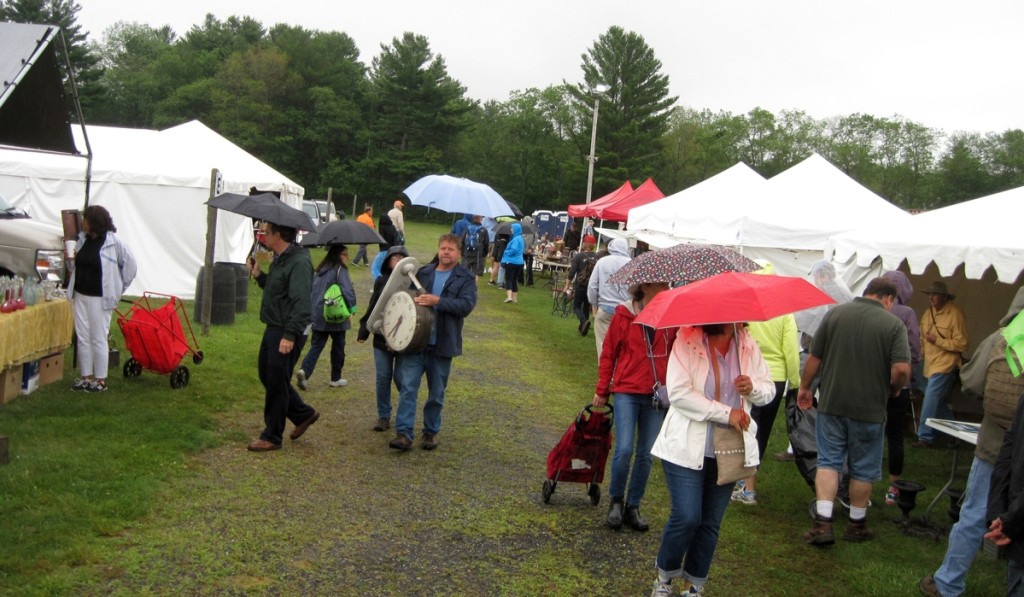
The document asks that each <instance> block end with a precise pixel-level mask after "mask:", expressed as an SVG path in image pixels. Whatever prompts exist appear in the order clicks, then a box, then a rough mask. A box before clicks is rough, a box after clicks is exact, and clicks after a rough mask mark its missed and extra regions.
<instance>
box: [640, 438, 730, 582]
mask: <svg viewBox="0 0 1024 597" xmlns="http://www.w3.org/2000/svg"><path fill="white" fill-rule="evenodd" d="M661 466H662V468H663V469H664V470H665V484H666V485H668V495H669V498H670V499H671V500H672V513H671V514H670V515H669V517H668V521H667V522H666V523H665V530H664V531H663V532H662V533H661V547H660V548H658V559H657V564H658V576H659V577H665V578H677V577H682V578H683V579H684V580H688V581H690V582H691V583H693V584H695V585H703V584H704V583H706V582H707V580H708V570H710V569H711V558H712V556H714V555H715V547H717V545H718V529H719V527H720V526H721V525H722V516H723V515H724V514H725V507H726V506H728V505H729V498H730V497H731V496H732V483H726V484H725V485H718V484H717V479H718V463H717V462H716V461H715V459H714V458H705V459H704V468H703V470H694V469H689V468H685V467H682V466H679V465H675V464H672V463H671V462H668V461H665V460H662V461H661ZM684 556H685V558H686V562H685V563H684V562H683V557H684Z"/></svg>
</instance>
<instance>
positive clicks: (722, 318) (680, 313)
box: [634, 272, 835, 328]
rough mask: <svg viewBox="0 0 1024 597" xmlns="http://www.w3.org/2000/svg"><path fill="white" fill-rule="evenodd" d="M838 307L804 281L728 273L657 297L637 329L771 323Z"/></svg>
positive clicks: (648, 307) (642, 317) (800, 279)
mask: <svg viewBox="0 0 1024 597" xmlns="http://www.w3.org/2000/svg"><path fill="white" fill-rule="evenodd" d="M834 302H835V301H834V300H832V297H830V296H829V295H827V294H825V293H824V292H822V291H821V290H819V289H818V288H817V287H816V286H814V285H813V284H811V283H810V282H808V281H807V280H804V279H803V278H791V277H788V276H766V275H760V274H748V273H741V272H726V273H724V274H718V275H717V276H712V277H710V278H705V279H703V280H698V281H697V282H693V283H692V284H687V285H686V286H680V287H679V288H673V289H671V290H666V291H664V292H659V293H658V296H656V297H654V300H652V301H651V302H650V303H648V304H647V306H646V307H644V310H643V311H641V312H640V315H638V316H637V318H636V320H635V321H634V323H642V324H644V325H647V326H650V327H654V328H674V327H679V326H691V325H705V324H711V323H738V322H741V321H767V320H769V319H773V318H775V317H778V316H780V315H785V314H787V313H793V312H795V311H801V310H803V309H809V308H811V307H817V306H819V305H830V304H832V303H834Z"/></svg>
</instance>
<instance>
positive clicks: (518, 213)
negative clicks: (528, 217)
mask: <svg viewBox="0 0 1024 597" xmlns="http://www.w3.org/2000/svg"><path fill="white" fill-rule="evenodd" d="M502 199H505V198H504V197H502ZM505 203H508V208H509V209H511V210H512V215H514V216H515V217H516V219H517V220H522V219H523V210H521V209H519V206H518V205H516V204H515V203H512V202H511V201H509V200H508V199H505Z"/></svg>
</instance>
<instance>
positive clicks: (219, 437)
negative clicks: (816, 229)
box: [0, 222, 1005, 596]
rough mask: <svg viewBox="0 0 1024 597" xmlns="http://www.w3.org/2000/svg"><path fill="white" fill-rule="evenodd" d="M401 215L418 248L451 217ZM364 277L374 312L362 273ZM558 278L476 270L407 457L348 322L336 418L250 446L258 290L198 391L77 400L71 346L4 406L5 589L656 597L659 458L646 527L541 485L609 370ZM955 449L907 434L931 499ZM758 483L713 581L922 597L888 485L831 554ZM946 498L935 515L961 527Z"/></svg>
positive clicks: (256, 403)
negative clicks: (521, 284) (859, 530)
mask: <svg viewBox="0 0 1024 597" xmlns="http://www.w3.org/2000/svg"><path fill="white" fill-rule="evenodd" d="M408 229H409V230H408V237H409V241H410V246H411V250H412V252H413V254H414V255H416V256H417V257H419V258H420V259H421V261H423V262H426V261H427V260H429V259H430V257H431V256H432V255H433V252H434V248H435V247H436V241H437V237H438V236H439V234H440V233H441V232H443V231H444V230H445V229H446V226H444V227H443V226H437V225H428V224H422V223H416V222H412V223H409V224H408ZM374 253H375V251H373V250H371V256H372V254H374ZM318 258H319V254H316V255H314V260H315V261H316V260H318ZM353 278H354V279H355V281H356V284H357V293H358V296H359V299H360V302H361V306H362V307H364V308H365V304H366V302H367V300H368V298H369V295H370V276H369V273H368V268H360V267H354V268H353ZM545 283H546V278H538V280H537V285H536V287H534V288H525V289H523V290H522V291H521V293H520V302H519V303H518V304H517V305H505V304H502V302H501V301H502V299H503V298H504V292H502V291H500V290H498V289H495V288H493V287H490V286H488V285H486V283H483V282H482V283H481V285H480V287H479V290H480V300H479V303H478V306H477V309H476V310H475V311H474V312H473V314H472V315H471V316H470V318H469V319H468V320H467V321H466V326H465V355H464V356H462V357H459V358H458V359H456V360H455V363H454V366H453V371H452V376H451V379H450V383H449V390H448V396H447V403H446V407H445V415H444V428H443V431H442V433H441V435H439V436H438V439H439V441H440V447H439V448H438V450H436V451H434V452H424V451H422V450H420V449H418V448H417V449H414V450H412V451H410V452H408V453H404V454H398V453H395V452H394V451H392V450H389V449H388V448H387V441H388V440H389V439H390V438H391V437H392V434H390V433H386V434H381V433H374V432H373V431H371V430H370V427H371V426H372V424H373V422H374V420H375V417H376V411H375V407H374V390H373V362H372V354H371V349H370V346H369V344H362V345H360V344H357V343H355V334H354V333H351V332H350V333H349V335H348V348H347V360H346V366H345V377H346V378H347V379H348V380H349V382H350V384H349V386H348V387H346V388H328V387H327V386H326V383H325V374H324V373H325V370H326V367H327V362H328V360H327V356H326V355H324V356H323V357H322V358H321V361H320V363H319V365H318V368H317V370H316V372H315V374H314V375H313V377H312V380H311V387H310V391H309V392H307V393H306V394H305V396H306V398H307V400H308V401H309V402H310V403H311V404H312V405H314V406H315V407H316V408H317V409H319V410H320V411H321V412H322V413H323V418H322V419H321V421H320V422H319V423H317V425H316V426H314V427H313V428H312V429H311V430H310V431H309V433H308V434H307V435H306V436H304V437H303V438H302V439H301V440H300V441H298V442H290V441H287V440H286V444H285V446H284V449H282V450H281V451H279V452H274V453H270V454H252V453H249V452H246V450H245V444H246V443H247V442H248V441H249V440H250V439H252V438H255V437H256V436H257V435H258V433H259V431H260V429H261V428H262V406H263V399H262V387H261V386H260V384H259V381H258V380H257V378H256V367H255V359H256V350H257V347H258V342H259V338H260V334H261V333H262V326H261V325H260V323H259V321H258V316H257V310H258V303H259V290H258V289H257V288H256V287H255V286H254V285H253V286H251V287H250V291H251V295H250V300H249V311H248V313H246V314H241V315H239V317H238V318H237V320H236V323H235V324H234V325H232V326H215V327H212V328H211V332H210V335H209V336H206V337H200V338H199V342H200V344H201V347H202V349H203V351H204V353H205V354H206V360H205V362H204V363H203V364H201V365H199V366H194V365H192V364H191V363H190V362H188V360H187V359H186V363H185V364H186V365H188V366H189V368H190V370H191V372H192V377H191V383H190V384H189V386H188V387H186V388H184V389H181V390H177V391H172V390H171V389H170V386H169V384H168V380H167V378H166V377H163V376H159V375H155V374H153V373H150V372H143V374H142V375H141V376H140V377H139V378H136V379H133V380H125V379H124V378H123V377H121V376H120V374H119V372H118V371H113V372H112V373H111V378H110V380H111V381H110V391H108V392H106V393H105V394H101V395H91V394H87V395H82V394H79V393H73V392H71V391H70V390H69V389H68V386H69V385H70V379H71V378H72V377H73V376H74V372H73V370H71V368H70V352H69V354H68V357H67V362H68V369H67V370H66V372H65V379H64V380H63V381H62V382H59V383H56V384H52V385H49V386H46V387H43V388H40V389H39V390H38V391H36V392H35V393H33V394H32V395H30V396H27V397H21V398H19V399H17V400H15V401H14V402H12V403H10V404H8V405H6V406H3V407H0V433H2V434H5V435H7V436H9V438H10V451H11V457H12V460H11V463H10V464H9V465H7V466H2V467H0V521H2V522H0V550H2V551H0V553H2V556H0V593H2V594H4V595H100V594H103V595H106V594H115V595H181V594H191V595H220V594H253V595H260V594H271V595H273V594H284V593H288V594H302V595H314V594H323V595H392V594H393V595H407V594H411V595H566V596H568V595H644V594H646V593H647V592H648V591H649V590H650V583H651V581H652V580H653V575H654V558H655V555H656V553H657V549H658V543H659V538H660V528H661V525H662V524H663V523H664V521H665V519H666V517H667V516H668V507H669V506H668V501H667V494H666V490H665V486H664V480H663V477H662V473H661V468H660V466H659V465H658V464H657V463H656V464H655V467H654V471H653V474H652V477H651V480H650V483H649V485H648V491H647V497H646V499H645V502H644V505H643V512H644V515H645V516H646V517H647V518H649V519H650V521H651V523H652V527H653V528H652V531H651V532H649V533H645V534H641V533H633V532H620V533H613V532H609V531H607V530H606V529H604V528H603V526H602V522H603V519H604V514H605V508H606V505H607V495H604V496H603V499H602V502H601V504H600V506H599V507H597V508H594V507H592V506H591V505H590V501H589V499H588V498H587V495H586V487H585V486H584V485H580V484H572V483H562V484H559V485H558V487H557V489H556V491H555V494H554V495H553V496H552V499H551V503H550V504H544V503H543V501H542V499H541V496H540V489H541V485H542V482H543V481H544V478H545V459H546V457H547V454H548V452H549V451H550V450H551V448H552V447H553V446H554V445H555V444H556V443H557V442H558V440H559V438H560V437H561V435H562V433H563V432H564V430H565V428H566V427H567V426H568V425H569V423H570V422H571V421H572V419H573V417H574V416H575V415H576V413H577V412H578V411H579V409H580V408H582V407H583V406H584V405H585V404H586V403H587V402H589V399H590V397H591V396H592V394H593V383H594V379H595V373H596V359H595V357H594V342H593V337H592V336H589V337H586V338H581V337H579V336H578V335H577V334H576V333H575V329H576V326H575V320H574V319H572V318H569V319H562V318H559V317H555V316H552V315H551V314H550V310H551V295H550V291H549V289H548V288H547V287H546V286H545ZM187 313H188V314H189V316H191V315H192V311H191V305H189V306H188V309H187ZM114 327H115V330H116V329H117V328H116V326H114ZM122 352H123V351H122ZM127 356H128V355H127V354H122V359H125V358H127ZM424 391H425V390H424ZM396 402H397V397H396ZM784 430H785V424H784V422H783V420H782V419H781V418H780V419H779V421H778V423H777V424H776V427H775V433H774V435H773V441H772V445H771V446H770V450H769V451H770V452H775V451H780V450H782V449H784V444H785V438H784V435H785V433H784ZM965 460H966V459H965ZM949 466H950V453H949V452H948V451H942V450H929V451H924V452H922V451H918V450H914V449H910V448H908V454H907V464H906V476H907V478H911V479H914V480H918V481H920V482H923V483H925V484H926V485H927V486H928V490H927V491H926V492H925V493H924V494H923V495H922V496H921V498H920V500H919V501H920V503H921V505H920V506H919V508H918V510H917V511H916V513H917V514H918V515H919V514H921V513H922V512H923V509H924V506H925V505H926V504H927V503H928V502H929V501H930V500H931V498H932V497H933V496H934V495H935V491H937V490H938V488H939V487H941V485H942V483H943V482H944V480H945V478H946V477H948V474H949ZM607 481H608V479H607V477H606V480H605V484H603V485H602V487H601V489H602V491H603V492H604V493H605V494H606V492H607ZM961 485H962V481H961ZM758 489H759V493H760V500H761V504H760V505H759V506H757V507H755V508H749V507H739V506H730V508H729V510H728V511H727V513H726V516H725V521H724V523H723V526H722V539H721V542H720V544H719V549H718V552H717V555H716V560H715V563H714V565H713V566H712V569H711V582H710V584H709V587H708V593H709V594H710V595H908V594H916V584H917V581H918V580H919V579H920V577H921V576H922V575H924V574H927V573H930V572H932V571H934V569H935V568H936V567H937V566H938V565H939V563H940V561H941V559H942V555H943V552H944V549H945V542H944V541H942V542H938V543H936V542H931V541H927V540H924V539H920V538H913V537H907V536H904V535H902V534H901V533H900V532H899V530H898V529H897V527H896V526H895V525H893V524H892V522H891V520H892V519H894V518H895V517H896V516H897V515H898V514H899V513H898V511H896V510H895V509H894V508H887V507H885V506H883V505H881V502H882V495H883V493H884V491H885V487H883V486H882V485H879V486H876V488H875V495H874V501H875V503H876V504H878V505H876V506H875V507H873V508H872V509H871V510H870V513H869V519H870V521H871V525H872V527H873V528H874V529H875V530H876V531H877V532H878V534H879V537H878V539H876V540H875V541H873V542H870V543H866V544H860V545H854V544H849V543H845V542H842V541H840V542H839V543H837V544H836V545H835V546H834V547H833V548H829V549H825V550H818V549H814V548H811V547H809V546H806V545H804V544H803V543H802V542H801V541H800V539H799V537H800V534H801V533H803V532H804V531H805V530H806V529H807V527H808V526H809V519H808V516H807V505H808V502H809V501H810V499H811V498H812V494H811V492H810V490H809V489H808V487H807V486H806V485H805V484H804V482H803V481H802V480H801V479H800V477H799V475H798V474H797V471H796V468H795V467H794V466H793V465H792V464H790V463H779V462H775V461H774V460H769V461H768V462H766V463H765V465H764V466H763V468H762V473H761V477H760V480H759V487H758ZM947 505H948V501H947V500H943V502H942V503H941V505H940V507H938V508H937V509H936V513H935V515H934V516H933V518H934V520H937V521H940V522H943V523H946V524H948V518H947V517H946V515H945V509H946V507H947ZM840 522H843V521H842V516H840ZM1004 571H1005V565H1004V564H1003V563H1001V562H993V561H991V560H988V559H986V558H985V557H979V558H978V561H977V563H976V564H975V566H974V569H973V570H972V572H971V575H970V577H969V579H968V587H969V588H968V594H969V595H994V594H1000V593H1001V592H1002V591H1003V590H1004V589H1003V587H1004V581H1003V578H1004Z"/></svg>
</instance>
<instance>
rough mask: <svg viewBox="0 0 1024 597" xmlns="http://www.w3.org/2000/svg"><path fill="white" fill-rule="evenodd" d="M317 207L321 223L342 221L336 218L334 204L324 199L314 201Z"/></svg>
mask: <svg viewBox="0 0 1024 597" xmlns="http://www.w3.org/2000/svg"><path fill="white" fill-rule="evenodd" d="M314 201H316V205H317V207H319V208H320V221H321V222H333V221H334V220H337V219H344V218H338V217H337V211H336V210H335V208H334V203H333V202H331V201H327V200H326V199H314Z"/></svg>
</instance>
